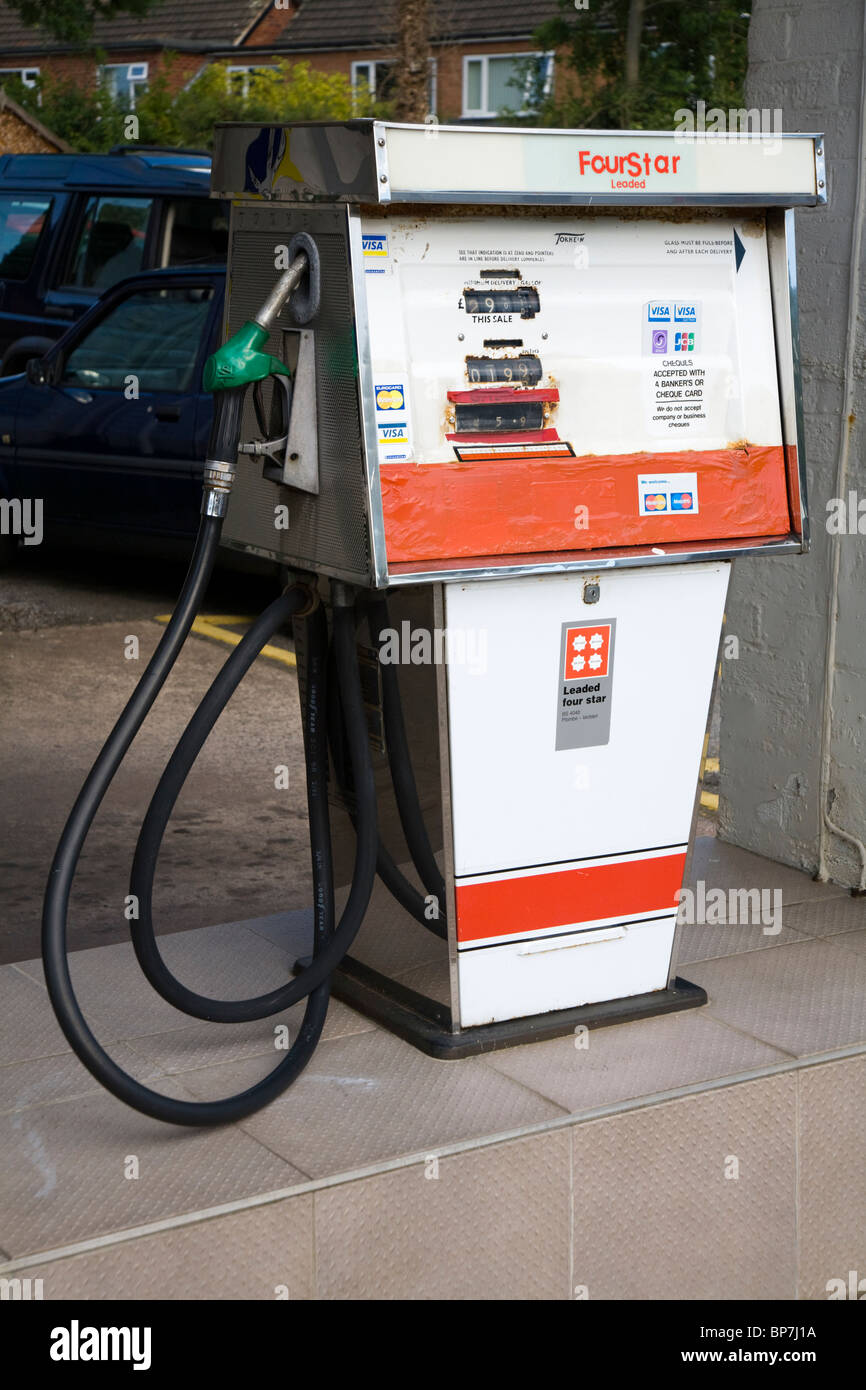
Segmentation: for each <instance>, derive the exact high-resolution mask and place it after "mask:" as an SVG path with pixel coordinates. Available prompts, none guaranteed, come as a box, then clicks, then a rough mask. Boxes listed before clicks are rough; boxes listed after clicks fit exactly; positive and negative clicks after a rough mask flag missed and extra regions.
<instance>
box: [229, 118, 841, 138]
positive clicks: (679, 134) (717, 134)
mask: <svg viewBox="0 0 866 1390" xmlns="http://www.w3.org/2000/svg"><path fill="white" fill-rule="evenodd" d="M251 124H254V122H251ZM377 124H380V125H381V126H382V127H383V129H384V130H386V131H388V130H423V129H424V126H423V125H420V124H418V123H417V122H413V121H380V122H377ZM436 129H437V130H447V131H451V130H459V131H469V132H470V133H471V134H472V135H482V134H497V135H501V134H503V133H504V134H506V135H508V134H518V135H586V136H595V137H598V136H599V135H616V136H617V137H620V136H621V137H622V139H623V140H625V139H626V137H628V136H634V137H635V138H636V139H641V138H646V137H648V136H651V137H653V138H655V139H657V140H658V139H665V140H679V141H683V142H685V141H689V140H708V141H710V143H712V142H713V141H715V140H721V141H734V142H735V143H738V142H739V141H741V140H745V141H749V140H821V139H823V134H822V132H820V131H815V130H780V131H778V132H777V131H772V132H770V133H769V134H768V133H765V132H764V131H762V130H602V129H599V127H597V126H592V127H589V126H574V127H573V128H572V127H566V128H563V127H560V126H556V127H548V126H525V125H524V126H521V125H468V124H466V125H460V124H458V125H445V123H444V122H440V123H439V124H437V126H436Z"/></svg>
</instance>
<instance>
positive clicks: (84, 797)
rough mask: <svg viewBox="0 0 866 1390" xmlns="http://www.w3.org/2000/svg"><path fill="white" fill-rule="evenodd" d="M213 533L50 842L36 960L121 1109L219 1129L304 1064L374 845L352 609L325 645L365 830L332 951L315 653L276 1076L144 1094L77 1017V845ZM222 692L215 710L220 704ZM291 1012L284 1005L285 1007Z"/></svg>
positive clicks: (320, 687) (183, 617) (168, 658)
mask: <svg viewBox="0 0 866 1390" xmlns="http://www.w3.org/2000/svg"><path fill="white" fill-rule="evenodd" d="M221 525H222V522H221V519H220V518H217V517H212V516H204V517H203V518H202V521H201V525H200V528H199V534H198V538H197V540H196V545H195V550H194V553H193V557H192V561H191V563H190V568H189V571H188V573H187V577H186V580H185V582H184V586H183V589H182V591H181V594H180V597H179V599H178V602H177V606H176V607H175V610H174V613H173V614H172V617H171V620H170V622H169V624H168V626H167V627H166V630H165V632H164V634H163V636H162V638H161V640H160V642H159V645H158V647H157V649H156V652H155V653H154V655H153V656H152V658H151V660H150V661H149V663H148V665H147V668H146V669H145V672H144V674H143V676H142V678H141V680H140V681H139V683H138V685H137V687H136V689H135V691H134V692H133V694H132V696H131V698H130V699H129V701H128V702H127V705H126V707H125V708H124V710H123V713H122V714H121V716H120V718H119V719H118V721H117V723H116V724H115V727H114V729H113V730H112V732H111V734H110V735H109V737H108V739H107V740H106V742H105V745H104V746H103V748H102V750H101V752H100V753H99V755H98V757H97V759H96V762H95V763H94V765H93V768H92V769H91V771H90V773H89V774H88V776H87V779H86V780H85V783H84V786H83V788H82V790H81V792H80V793H79V796H78V798H77V800H76V802H75V805H74V807H73V809H72V812H71V814H70V816H69V819H68V821H67V823H66V826H65V828H64V831H63V834H62V835H61V838H60V843H59V845H58V847H57V850H56V852H55V855H54V860H53V863H52V866H51V871H50V874H49V879H48V885H47V888H46V894H45V905H44V909H43V917H42V959H43V964H44V969H45V979H46V985H47V988H48V993H49V997H50V999H51V1002H52V1005H53V1007H54V1011H55V1014H56V1015H57V1019H58V1022H59V1023H60V1026H61V1028H62V1030H63V1033H64V1035H65V1037H66V1039H67V1041H68V1042H69V1044H70V1046H71V1047H72V1049H73V1051H74V1052H75V1053H76V1055H77V1056H78V1057H79V1059H80V1060H81V1062H82V1063H83V1064H84V1066H85V1067H87V1069H88V1071H89V1072H90V1073H91V1075H93V1076H94V1077H95V1078H96V1079H97V1080H98V1081H99V1082H100V1083H101V1084H102V1085H103V1086H104V1087H105V1088H106V1089H107V1090H108V1091H110V1092H111V1093H112V1094H113V1095H115V1096H117V1097H118V1099H120V1100H122V1101H124V1102H125V1103H126V1104H127V1105H130V1106H132V1107H133V1108H134V1109H136V1110H139V1111H141V1112H142V1113H143V1114H145V1115H149V1116H151V1117H152V1118H154V1119H158V1120H164V1121H166V1122H168V1123H172V1124H181V1125H192V1126H202V1125H212V1124H226V1123H229V1122H231V1121H233V1120H239V1119H243V1118H244V1117H245V1116H247V1115H250V1114H252V1113H253V1112H254V1111H256V1110H258V1109H260V1108H261V1107H262V1106H263V1105H267V1104H268V1103H269V1102H270V1101H271V1100H274V1099H275V1098H276V1097H277V1096H278V1095H280V1094H281V1093H282V1092H283V1091H284V1090H285V1089H286V1087H287V1086H289V1085H290V1084H291V1083H292V1081H294V1080H295V1078H296V1077H297V1076H298V1075H299V1073H300V1072H301V1071H302V1070H303V1068H304V1067H305V1066H306V1064H307V1063H308V1062H309V1060H310V1057H311V1056H312V1054H313V1051H314V1050H315V1047H316V1044H317V1042H318V1040H319V1037H320V1035H321V1031H322V1028H323V1026H324V1022H325V1016H326V1014H327V1010H328V1003H329V995H330V985H329V976H330V974H331V973H332V971H333V969H334V967H335V965H336V964H337V963H338V962H339V959H340V957H341V956H342V955H343V954H344V953H345V951H346V950H347V949H348V947H349V945H350V944H351V939H352V938H353V936H354V934H355V933H356V932H357V930H358V927H359V926H360V922H361V920H362V918H363V913H364V910H365V908H366V904H367V902H368V901H369V896H370V891H371V888H372V883H373V876H374V874H375V863H376V845H377V843H378V831H377V827H376V815H375V810H376V808H375V787H374V783H373V773H372V767H371V764H370V757H369V749H368V745H367V737H366V722H365V719H364V710H363V703H362V697H361V688H360V679H359V676H358V671H357V660H356V652H355V644H354V633H353V625H352V621H351V610H350V609H348V608H347V609H345V610H343V611H342V612H341V614H338V617H337V620H336V621H335V628H336V633H335V636H336V640H337V646H338V658H339V660H340V669H341V672H345V673H346V677H347V688H346V692H345V707H346V723H347V731H348V736H349V745H350V755H351V759H352V772H353V776H354V778H355V780H356V783H357V787H358V795H359V808H361V809H362V810H363V813H364V816H365V817H368V818H369V823H368V824H367V825H362V827H361V833H360V834H359V837H358V853H357V857H356V863H355V874H354V876H353V881H352V889H351V891H350V895H349V901H348V902H347V905H346V909H345V911H344V913H343V918H342V921H341V925H340V931H341V933H342V936H341V940H340V942H339V944H338V943H337V935H336V933H334V931H333V920H334V907H333V901H334V900H333V873H332V869H331V845H330V831H329V817H328V807H327V790H326V788H327V732H326V721H325V719H324V709H325V701H326V692H325V689H324V684H325V668H326V654H325V652H324V651H321V650H320V651H319V653H318V656H317V659H316V660H315V661H314V662H313V670H312V676H313V679H312V684H311V683H310V682H308V687H307V688H308V699H307V701H306V704H305V712H304V713H305V743H306V746H307V799H308V805H309V811H310V828H311V836H312V840H313V852H312V865H313V880H314V900H315V912H314V921H315V931H314V950H313V960H312V964H311V965H310V966H309V967H308V968H307V969H306V970H305V971H304V972H303V973H302V975H301V976H298V977H296V978H295V979H294V980H293V981H292V983H291V986H289V987H287V989H292V990H297V994H296V995H295V996H294V997H295V998H297V999H300V998H302V997H304V996H307V1005H306V1008H305V1011H304V1016H303V1020H302V1023H301V1026H300V1030H299V1032H298V1036H297V1037H296V1039H295V1042H294V1043H293V1044H292V1047H291V1048H290V1049H289V1051H288V1052H287V1053H286V1056H285V1057H284V1058H283V1060H282V1061H281V1062H280V1063H279V1065H278V1066H277V1067H275V1068H274V1069H273V1070H272V1071H271V1072H270V1073H269V1075H267V1076H266V1077H264V1078H263V1079H262V1080H261V1081H258V1082H257V1083H256V1084H255V1085H253V1086H251V1087H249V1088H248V1089H247V1090H246V1091H243V1092H241V1093H240V1094H239V1095H236V1096H230V1097H226V1098H225V1099H221V1100H215V1101H186V1100H180V1099H177V1098H175V1097H173V1096H165V1095H162V1094H160V1093H159V1092H158V1091H153V1090H151V1089H150V1088H149V1087H147V1086H144V1085H142V1084H141V1082H139V1081H137V1080H136V1079H135V1078H134V1077H132V1076H130V1075H129V1074H128V1073H127V1072H125V1071H124V1070H123V1069H122V1068H121V1067H120V1066H118V1064H117V1063H116V1062H115V1061H114V1060H113V1058H111V1057H110V1056H109V1055H108V1053H107V1052H106V1051H105V1050H104V1048H102V1047H101V1045H100V1044H99V1042H98V1041H97V1039H96V1038H95V1037H94V1035H93V1033H92V1032H91V1030H90V1028H89V1026H88V1024H87V1022H86V1020H85V1018H84V1015H83V1014H82V1012H81V1008H80V1006H79V1004H78V1000H77V999H76V996H75V991H74V989H73V986H72V980H71V977H70V972H69V961H68V959H67V950H66V929H67V916H68V909H69V896H70V892H71V888H72V882H73V879H74V875H75V869H76V866H77V863H78V859H79V856H80V854H81V849H82V846H83V844H84V841H85V839H86V836H87V833H88V831H89V829H90V826H91V825H92V823H93V819H94V817H95V815H96V813H97V811H98V809H99V806H100V804H101V802H102V799H103V797H104V796H105V793H106V791H107V790H108V787H109V785H110V784H111V782H112V780H113V778H114V775H115V773H116V772H117V770H118V768H119V766H120V764H121V762H122V761H123V758H124V756H125V754H126V752H127V751H128V749H129V747H130V745H131V743H132V741H133V739H134V738H135V736H136V734H137V733H138V731H139V729H140V728H141V725H142V724H143V722H144V720H145V718H146V716H147V714H148V712H149V710H150V708H151V706H152V705H153V702H154V700H155V699H156V697H157V695H158V694H159V691H160V690H161V688H162V686H163V685H164V683H165V681H166V679H167V677H168V675H169V673H170V671H171V669H172V667H173V665H174V663H175V661H176V660H177V657H178V654H179V652H180V649H181V647H182V646H183V643H184V641H185V639H186V637H187V636H188V634H189V630H190V628H191V626H192V623H193V621H194V619H195V615H196V612H197V610H198V608H199V606H200V604H201V601H202V599H203V597H204V594H205V591H206V589H207V585H208V581H209V579H210V576H211V573H212V570H213V565H214V561H215V559H216V552H217V546H218V543H219V535H220V530H221ZM320 630H321V629H320ZM238 650H239V648H236V649H235V652H237V651H238ZM248 651H249V647H248V648H247V650H246V652H245V653H244V657H242V658H239V659H238V661H239V662H242V661H243V660H244V659H245V658H246V655H247V654H248ZM234 655H235V653H233V656H234ZM235 669H237V668H236V667H235V668H233V671H234V670H235ZM352 677H354V679H353V678H352ZM229 685H231V682H230V681H229ZM231 688H233V687H231ZM231 688H230V689H229V691H228V694H227V695H226V699H228V697H229V695H230V694H231ZM209 693H210V692H209ZM221 708H222V706H220V709H221ZM220 709H216V710H215V711H214V710H212V711H211V712H212V713H214V718H216V717H217V716H218V714H219V712H220ZM285 997H286V995H285V993H281V994H280V1000H281V1002H280V1004H279V1005H278V1007H279V1008H284V1007H286V1006H287V1005H286V1003H285V1002H283V1001H284V1000H285ZM290 1002H294V998H293V999H292V1000H291V1001H290Z"/></svg>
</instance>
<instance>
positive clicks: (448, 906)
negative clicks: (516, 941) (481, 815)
mask: <svg viewBox="0 0 866 1390" xmlns="http://www.w3.org/2000/svg"><path fill="white" fill-rule="evenodd" d="M433 625H434V627H436V628H438V629H439V630H440V631H442V632H444V631H446V630H447V626H448V614H447V611H446V598H445V585H444V584H434V585H433ZM449 708H450V706H449V700H448V662H447V661H440V662H439V663H438V664H437V667H436V715H437V718H436V723H437V737H438V739H439V782H440V802H441V807H442V850H443V858H444V861H445V862H444V870H445V872H444V875H443V877H444V879H445V921H446V925H447V928H448V977H449V981H450V985H451V1031H452V1033H459V1032H460V975H459V968H458V954H459V953H458V948H457V882H456V879H455V876H454V823H453V820H452V815H451V807H452V790H451V738H450V726H449V719H448V711H449Z"/></svg>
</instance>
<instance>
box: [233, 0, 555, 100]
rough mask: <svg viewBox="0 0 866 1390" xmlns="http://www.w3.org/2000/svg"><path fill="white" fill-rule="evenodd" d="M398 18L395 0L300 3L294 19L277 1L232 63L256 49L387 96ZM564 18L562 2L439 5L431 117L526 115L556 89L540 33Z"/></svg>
mask: <svg viewBox="0 0 866 1390" xmlns="http://www.w3.org/2000/svg"><path fill="white" fill-rule="evenodd" d="M395 12H396V5H395V3H394V0H384V2H383V3H380V4H370V3H368V0H302V3H300V4H299V5H297V6H295V7H294V8H293V10H292V11H291V12H290V13H287V11H286V10H285V9H284V8H278V7H277V6H276V5H273V4H272V5H269V6H268V7H267V9H266V11H265V13H264V14H263V15H262V17H261V19H260V20H259V21H258V23H256V24H254V25H253V26H252V27H251V29H250V31H249V33H248V34H247V36H246V37H245V39H244V41H243V43H242V44H241V45H240V48H241V50H242V51H243V56H242V54H241V53H236V54H235V55H234V56H233V58H232V61H234V62H236V63H238V64H240V63H243V62H244V61H246V55H247V53H249V50H251V49H256V50H258V52H259V54H260V55H261V63H262V64H266V63H267V62H268V60H269V59H270V60H272V61H273V60H275V59H278V58H296V59H301V58H303V59H306V60H307V61H309V62H310V63H311V64H312V65H313V66H314V67H316V68H319V69H321V70H323V71H326V72H341V73H344V74H345V75H346V76H347V77H348V78H349V79H350V81H351V82H352V84H353V86H357V87H359V88H360V89H362V90H364V91H369V92H370V93H371V94H372V95H373V96H374V97H377V98H379V99H382V100H387V98H388V94H389V87H390V82H391V78H392V74H393V64H394V55H395V48H394V44H395V34H396V19H395ZM558 13H561V10H560V6H559V5H558V4H557V0H530V3H527V0H476V3H475V4H474V5H471V6H468V5H466V4H464V3H460V0H431V26H430V28H431V49H432V56H431V60H430V111H431V113H433V114H435V115H436V116H437V117H438V118H439V120H441V121H450V122H453V121H462V120H465V121H472V122H483V121H490V120H495V119H496V117H497V116H498V115H499V114H500V112H501V111H502V109H503V108H508V109H509V110H511V111H518V110H520V109H521V108H522V109H523V110H524V111H525V112H526V113H527V114H528V113H529V109H530V107H531V104H532V99H533V96H534V95H535V94H539V93H544V94H546V93H547V92H549V91H550V90H551V89H552V84H553V80H554V66H555V55H554V54H552V53H542V52H541V51H540V50H539V47H538V44H537V43H536V42H535V40H534V38H533V34H534V32H535V30H536V29H537V28H538V26H539V24H541V23H543V22H544V20H546V19H551V18H553V17H554V16H555V15H557V14H558ZM221 56H223V55H221Z"/></svg>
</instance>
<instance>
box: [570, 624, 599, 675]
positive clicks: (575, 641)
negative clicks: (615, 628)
mask: <svg viewBox="0 0 866 1390" xmlns="http://www.w3.org/2000/svg"><path fill="white" fill-rule="evenodd" d="M609 657H610V623H596V624H595V626H587V627H570V628H569V629H568V632H567V633H566V638H565V679H566V680H568V681H576V680H584V679H586V678H588V677H591V676H606V675H607V673H608V661H609Z"/></svg>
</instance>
